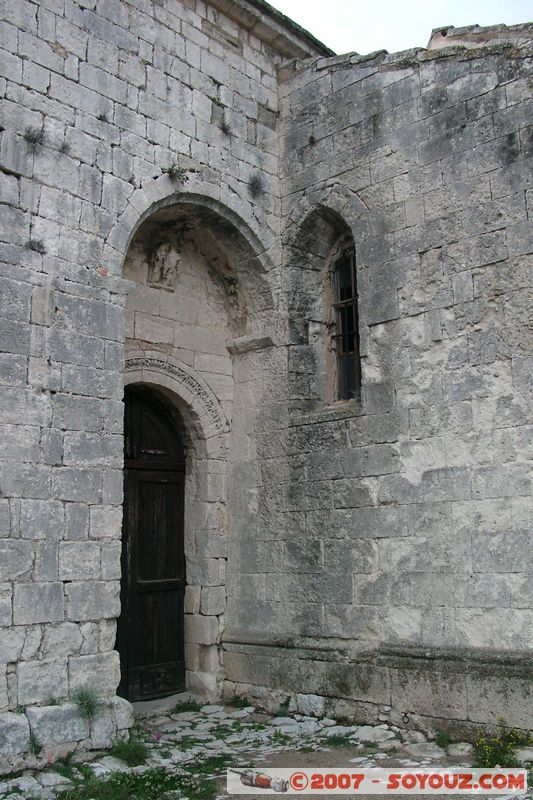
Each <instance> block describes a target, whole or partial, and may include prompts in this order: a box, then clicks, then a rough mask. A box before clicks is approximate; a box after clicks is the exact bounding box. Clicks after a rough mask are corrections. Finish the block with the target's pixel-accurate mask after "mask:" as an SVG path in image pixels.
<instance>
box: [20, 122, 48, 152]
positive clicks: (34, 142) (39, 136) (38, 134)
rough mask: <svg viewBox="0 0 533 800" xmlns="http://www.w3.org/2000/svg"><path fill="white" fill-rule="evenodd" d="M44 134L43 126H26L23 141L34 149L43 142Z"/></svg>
mask: <svg viewBox="0 0 533 800" xmlns="http://www.w3.org/2000/svg"><path fill="white" fill-rule="evenodd" d="M44 140H45V135H44V128H31V127H28V128H26V130H25V131H24V141H25V142H26V143H27V144H28V145H29V146H30V149H32V150H35V149H36V148H37V147H41V145H43V144H44Z"/></svg>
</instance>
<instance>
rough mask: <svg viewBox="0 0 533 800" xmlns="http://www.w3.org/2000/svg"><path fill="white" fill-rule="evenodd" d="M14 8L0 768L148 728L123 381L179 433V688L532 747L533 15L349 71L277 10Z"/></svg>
mask: <svg viewBox="0 0 533 800" xmlns="http://www.w3.org/2000/svg"><path fill="white" fill-rule="evenodd" d="M1 16H2V20H3V21H2V23H1V27H0V47H1V51H0V52H1V64H2V68H1V70H0V92H1V95H2V111H1V120H0V170H1V172H0V202H1V203H2V209H1V214H0V252H1V266H0V269H1V273H0V291H1V303H0V316H1V324H0V350H1V351H2V355H1V360H0V398H1V408H2V414H1V442H2V446H1V450H0V626H2V627H1V628H0V662H1V668H0V712H1V713H0V772H9V771H11V770H13V769H18V768H20V767H21V766H22V765H23V764H24V763H26V764H30V765H31V763H32V758H33V756H32V754H31V750H32V745H31V743H32V741H35V739H36V740H38V741H39V742H40V743H41V744H42V745H43V746H44V752H45V755H46V757H47V758H48V759H50V760H53V759H55V758H56V757H58V756H60V755H64V754H65V753H67V752H69V751H70V750H72V749H73V748H75V747H104V746H106V745H107V744H109V743H110V742H111V741H112V740H113V738H114V737H115V736H116V735H117V732H120V731H121V730H125V729H127V728H128V727H129V726H130V725H131V721H132V718H131V709H130V705H129V703H128V702H127V700H126V699H124V698H120V697H117V696H116V690H117V686H118V683H119V679H120V663H119V655H118V652H117V650H116V649H115V635H116V621H117V618H118V617H119V615H120V613H121V604H120V584H121V576H122V569H121V523H122V501H123V474H122V466H123V450H124V444H123V416H124V414H123V395H124V384H127V385H132V384H134V385H137V384H144V385H145V386H148V387H151V391H153V392H154V393H155V394H156V395H157V396H159V397H161V398H164V400H165V402H166V403H167V404H168V407H169V408H172V409H173V410H174V413H175V414H176V417H177V418H179V420H180V424H181V426H182V430H183V436H184V442H185V444H186V450H187V468H186V488H185V516H184V520H185V523H184V524H185V543H184V547H185V558H186V580H187V588H186V594H185V609H184V611H185V665H186V670H187V681H188V685H189V687H191V688H193V689H197V690H201V691H204V692H206V693H208V694H210V695H211V696H217V695H221V694H225V695H226V696H233V695H234V694H247V695H249V696H250V697H253V698H255V699H256V701H260V702H262V703H263V704H264V705H265V706H267V707H268V706H272V704H274V703H275V702H279V700H280V699H285V698H287V697H295V696H296V695H297V696H298V703H299V704H300V706H301V707H302V708H304V709H306V708H313V709H314V710H313V713H315V712H316V713H323V712H325V711H327V712H328V713H329V714H337V715H341V716H342V715H344V716H348V717H351V718H353V719H356V720H357V721H358V722H360V723H367V722H368V723H370V722H376V721H377V720H378V719H379V720H382V721H383V720H384V718H385V719H387V720H388V721H390V722H392V723H395V724H396V723H399V724H402V722H403V724H408V723H409V724H411V725H415V726H418V727H419V728H421V729H423V730H434V729H435V728H437V727H450V728H454V729H458V730H459V729H460V730H461V731H462V732H463V733H464V734H465V735H474V734H475V732H476V731H477V730H478V729H479V728H480V726H484V725H487V724H492V723H494V722H496V720H498V719H499V718H500V717H505V719H506V720H507V721H508V722H509V723H510V724H513V725H515V726H517V727H520V728H527V727H529V726H530V724H531V719H532V717H533V698H532V695H531V692H532V681H531V677H532V673H533V667H532V662H531V653H532V649H533V634H532V631H533V611H532V606H533V547H532V546H531V543H532V531H531V519H532V513H531V512H532V510H533V499H532V495H533V478H532V471H531V462H532V459H533V394H532V387H533V381H532V378H533V354H532V344H533V310H532V309H533V302H532V300H533V270H532V262H533V256H532V253H533V229H532V226H531V211H532V206H533V188H532V186H533V160H532V154H533V99H532V89H533V74H532V70H531V63H532V61H531V59H532V56H533V44H532V42H533V27H532V26H531V25H523V26H515V27H511V28H506V27H505V26H500V27H497V28H493V29H480V28H477V27H473V28H468V29H464V30H456V29H453V28H451V29H442V30H440V31H437V32H435V33H434V35H433V37H432V39H431V42H430V47H429V49H427V50H422V49H420V50H413V51H409V52H404V53H399V54H394V55H389V54H387V53H384V52H382V53H374V54H371V55H370V56H359V55H357V54H348V55H344V56H339V57H336V56H334V55H333V54H332V53H331V52H330V51H329V50H328V49H327V48H325V47H324V46H323V45H321V44H320V43H319V42H317V41H316V40H315V39H313V37H312V36H310V35H309V34H308V33H307V32H305V31H303V30H302V29H301V28H299V27H298V26H297V25H295V24H294V23H292V22H291V21H290V20H288V19H287V18H285V17H283V16H282V15H280V14H279V13H278V12H275V11H274V10H273V9H271V8H270V7H269V6H268V5H266V4H265V3H263V2H262V0H209V2H203V0H130V1H129V2H124V0H75V1H74V0H39V1H38V2H32V1H31V0H19V1H18V2H7V1H6V2H3V3H1ZM343 237H344V238H346V237H349V238H350V240H351V241H352V242H353V247H354V249H355V254H356V270H357V284H358V315H359V323H358V324H359V338H360V361H361V369H362V386H361V391H360V394H358V395H357V396H356V397H354V398H352V399H350V400H342V401H341V400H338V399H337V396H336V393H335V392H336V389H335V377H334V374H335V364H334V353H333V352H332V343H331V326H332V320H331V286H330V277H331V276H330V268H331V259H332V254H333V253H334V251H335V247H336V246H337V243H338V242H339V240H340V239H342V238H343ZM80 688H82V689H91V688H92V689H96V690H97V693H98V696H99V703H100V713H99V715H98V716H97V718H96V719H94V720H91V719H86V718H84V717H83V716H82V714H80V707H79V703H77V702H76V697H77V696H78V695H77V691H78V690H79V689H80ZM304 713H307V711H305V712H304Z"/></svg>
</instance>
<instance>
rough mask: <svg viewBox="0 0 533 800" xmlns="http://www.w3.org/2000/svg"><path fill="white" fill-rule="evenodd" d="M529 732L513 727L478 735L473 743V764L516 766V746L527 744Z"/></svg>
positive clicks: (478, 765)
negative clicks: (521, 731) (492, 733)
mask: <svg viewBox="0 0 533 800" xmlns="http://www.w3.org/2000/svg"><path fill="white" fill-rule="evenodd" d="M530 741H531V736H530V734H524V733H520V731H517V730H515V729H514V728H510V729H507V730H506V729H505V728H504V727H503V725H502V727H501V728H500V731H499V732H498V733H496V734H494V735H493V736H489V735H483V736H480V737H479V739H478V740H477V742H476V743H475V744H474V754H475V766H477V767H487V768H490V767H496V766H499V767H517V766H519V761H518V759H517V757H516V748H517V747H521V746H523V745H527V744H529V743H530Z"/></svg>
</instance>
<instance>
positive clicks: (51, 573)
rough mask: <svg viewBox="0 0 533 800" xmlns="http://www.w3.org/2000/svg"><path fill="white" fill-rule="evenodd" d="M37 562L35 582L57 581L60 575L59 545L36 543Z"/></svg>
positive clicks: (34, 574) (34, 571)
mask: <svg viewBox="0 0 533 800" xmlns="http://www.w3.org/2000/svg"><path fill="white" fill-rule="evenodd" d="M34 548H35V561H34V564H33V580H34V581H35V582H40V581H57V579H58V577H59V574H58V549H59V546H58V543H57V542H45V541H40V542H35V544H34Z"/></svg>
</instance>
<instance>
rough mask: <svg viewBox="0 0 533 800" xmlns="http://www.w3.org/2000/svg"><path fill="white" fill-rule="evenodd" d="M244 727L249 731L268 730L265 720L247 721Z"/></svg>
mask: <svg viewBox="0 0 533 800" xmlns="http://www.w3.org/2000/svg"><path fill="white" fill-rule="evenodd" d="M243 727H244V728H245V729H246V730H247V731H266V729H267V727H268V725H266V724H265V723H264V722H245V723H244V726H243Z"/></svg>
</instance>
